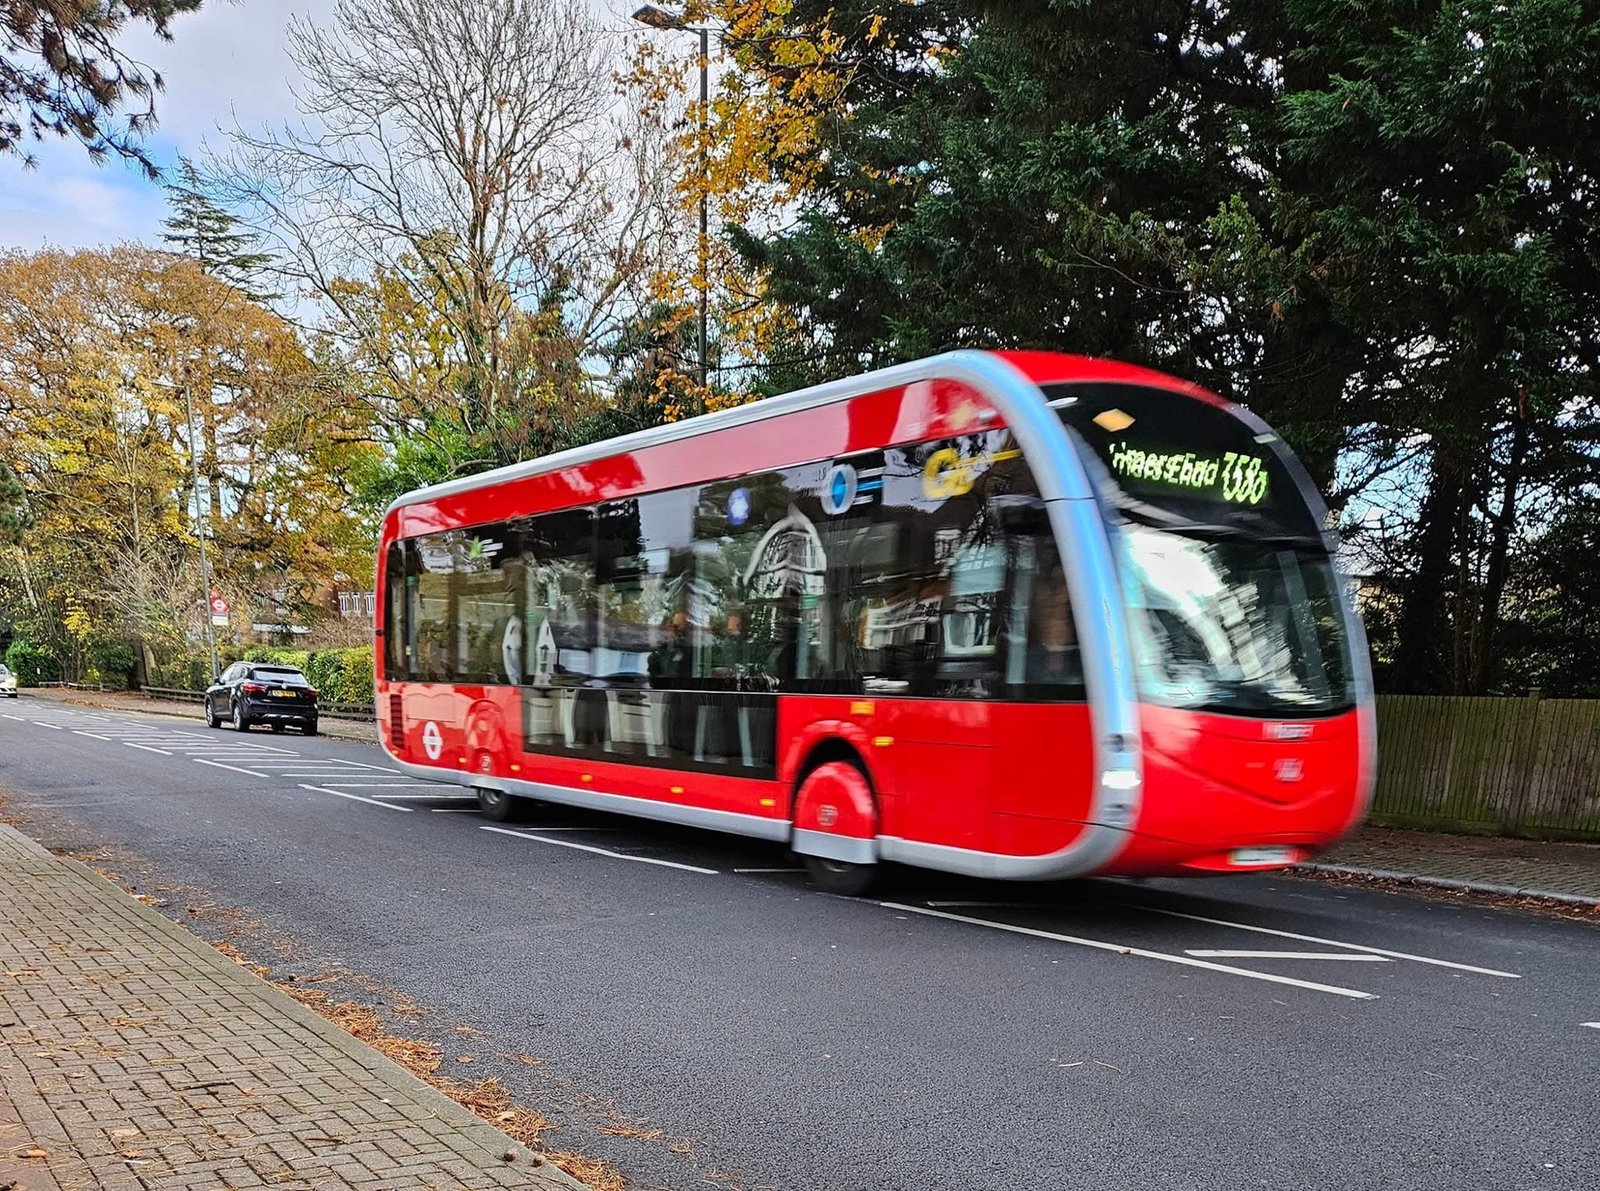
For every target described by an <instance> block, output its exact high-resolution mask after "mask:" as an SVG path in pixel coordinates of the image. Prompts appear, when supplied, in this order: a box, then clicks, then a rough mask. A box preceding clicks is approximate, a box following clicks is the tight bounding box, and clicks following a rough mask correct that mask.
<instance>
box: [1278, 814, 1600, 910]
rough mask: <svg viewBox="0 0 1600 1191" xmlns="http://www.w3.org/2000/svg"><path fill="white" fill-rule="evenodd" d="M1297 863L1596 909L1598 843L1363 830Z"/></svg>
mask: <svg viewBox="0 0 1600 1191" xmlns="http://www.w3.org/2000/svg"><path fill="white" fill-rule="evenodd" d="M1304 867H1306V868H1308V869H1311V870H1312V871H1318V870H1321V871H1327V872H1333V873H1345V874H1351V875H1357V876H1373V877H1382V878H1385V879H1388V880H1400V881H1411V882H1415V883H1417V884H1423V885H1432V886H1436V887H1438V888H1442V889H1469V890H1475V891H1478V892H1481V893H1494V894H1501V895H1504V896H1515V897H1542V898H1547V899H1549V900H1553V901H1561V902H1569V903H1573V904H1578V905H1596V906H1600V844H1585V843H1564V842H1560V841H1553V840H1526V839H1509V838H1506V837H1504V836H1477V835H1455V834H1449V833H1446V832H1442V831H1410V830H1406V829H1403V828H1398V827H1364V828H1362V829H1361V830H1360V831H1358V832H1356V834H1355V835H1353V836H1351V837H1350V838H1349V839H1347V840H1345V841H1344V842H1343V843H1341V844H1340V845H1339V846H1338V847H1336V848H1334V849H1332V850H1331V851H1329V852H1327V853H1324V854H1323V855H1322V856H1319V857H1318V858H1317V862H1316V863H1315V864H1311V865H1306V866H1304Z"/></svg>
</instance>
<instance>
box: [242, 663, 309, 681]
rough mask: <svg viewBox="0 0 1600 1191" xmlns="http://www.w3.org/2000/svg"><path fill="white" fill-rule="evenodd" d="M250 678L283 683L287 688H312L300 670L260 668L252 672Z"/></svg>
mask: <svg viewBox="0 0 1600 1191" xmlns="http://www.w3.org/2000/svg"><path fill="white" fill-rule="evenodd" d="M250 677H252V678H259V679H262V680H263V681H265V682H281V683H283V684H284V685H285V686H310V685H311V684H310V683H309V682H307V681H306V676H305V675H304V674H302V673H300V671H298V670H274V669H268V668H266V667H263V666H258V667H256V668H255V669H254V670H252V671H251V672H250Z"/></svg>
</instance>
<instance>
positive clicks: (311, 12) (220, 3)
mask: <svg viewBox="0 0 1600 1191" xmlns="http://www.w3.org/2000/svg"><path fill="white" fill-rule="evenodd" d="M591 3H592V5H593V7H594V9H595V10H596V11H597V13H599V14H601V15H603V16H604V17H606V18H608V22H607V23H608V24H611V26H612V27H613V28H615V27H618V25H617V24H616V23H614V22H617V21H619V20H620V21H623V22H625V17H619V15H618V14H619V13H620V12H621V11H622V10H623V9H624V8H625V5H623V4H622V3H620V0H615V2H614V0H591ZM333 6H334V0H206V3H205V4H204V5H203V6H202V7H201V9H200V11H199V12H196V13H192V14H189V15H187V16H181V17H178V18H177V19H176V20H175V21H174V22H173V24H172V33H173V38H174V40H173V41H172V42H170V43H167V42H162V41H160V40H159V39H158V38H156V37H154V36H153V35H151V34H150V33H149V32H148V26H144V25H142V24H140V25H131V26H129V27H128V28H127V29H126V30H124V33H123V36H122V38H121V39H120V42H119V44H120V45H121V47H122V48H123V49H125V50H126V51H127V52H128V53H129V54H131V55H132V56H133V57H134V58H136V59H137V60H139V61H141V62H144V63H146V64H148V65H149V66H151V67H153V68H154V69H155V70H157V71H159V72H160V73H161V75H162V77H163V79H164V80H165V82H166V90H165V92H163V93H162V94H161V95H159V96H157V98H156V112H157V115H158V117H159V119H160V124H159V126H158V127H157V129H156V131H155V132H154V133H153V134H152V135H151V136H150V138H149V139H148V140H147V141H146V148H147V149H148V150H149V151H150V153H151V154H152V156H153V157H154V158H155V159H156V160H157V162H158V163H160V164H162V165H168V164H171V163H174V162H176V160H177V157H178V155H179V154H182V155H184V156H188V157H193V158H197V159H198V158H199V157H201V156H202V153H203V150H204V149H205V147H206V146H207V144H209V145H211V146H212V147H214V148H216V149H218V150H220V149H222V148H223V147H224V146H225V144H226V137H225V135H224V132H223V130H224V129H227V128H231V127H233V126H234V124H235V122H237V123H238V124H241V125H243V126H245V127H247V128H249V127H259V126H260V125H261V124H262V123H264V122H281V121H283V120H285V119H289V118H291V117H292V116H293V115H294V114H295V108H294V95H293V91H292V84H293V80H294V76H295V68H294V65H293V64H292V63H291V62H290V61H289V57H288V54H287V52H286V50H285V37H284V28H285V26H286V25H287V24H288V21H289V19H290V17H291V16H304V17H308V18H309V19H311V20H313V21H317V22H319V23H322V22H325V21H327V19H328V16H329V14H330V13H331V12H332V10H333ZM34 154H35V156H36V157H37V158H38V160H39V165H38V168H37V169H24V168H23V166H22V163H21V161H19V160H17V159H15V158H9V157H0V251H5V250H7V249H22V250H24V251H34V250H37V249H39V248H44V247H47V246H49V247H56V248H79V247H92V246H96V245H103V244H106V245H108V244H117V243H122V242H124V241H142V242H144V243H149V244H159V243H160V239H161V231H162V228H161V220H162V218H163V217H164V216H165V215H166V213H167V207H166V202H165V199H164V198H163V195H162V192H161V189H160V188H159V187H158V186H156V185H154V184H152V183H150V182H148V181H147V180H146V179H145V177H144V175H143V173H142V172H141V171H140V170H139V169H137V168H136V167H133V166H128V165H125V164H123V163H122V162H121V161H119V160H115V159H108V160H107V161H106V162H105V164H103V165H99V166H97V165H95V164H94V162H92V161H91V160H90V159H89V156H88V154H87V153H86V152H85V151H84V149H83V146H82V145H80V144H79V143H78V142H77V141H76V140H53V141H49V142H46V143H45V144H42V145H38V146H36V147H35V148H34Z"/></svg>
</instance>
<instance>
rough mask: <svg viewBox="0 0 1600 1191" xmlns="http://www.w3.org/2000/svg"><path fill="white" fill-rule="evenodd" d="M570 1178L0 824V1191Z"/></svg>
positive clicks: (565, 1183)
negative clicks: (12, 1189)
mask: <svg viewBox="0 0 1600 1191" xmlns="http://www.w3.org/2000/svg"><path fill="white" fill-rule="evenodd" d="M242 1187H274V1188H278V1189H280V1191H313V1189H316V1191H333V1189H335V1188H361V1189H363V1191H478V1189H479V1188H524V1189H527V1191H581V1187H580V1184H579V1183H577V1182H576V1181H575V1180H573V1179H571V1178H570V1177H569V1176H567V1175H566V1174H564V1173H563V1172H561V1171H560V1170H558V1169H557V1168H556V1167H554V1166H553V1165H551V1164H549V1163H548V1162H546V1161H545V1160H544V1159H543V1157H542V1156H540V1155H538V1154H535V1153H534V1152H533V1151H530V1150H529V1149H527V1148H526V1147H524V1146H522V1145H519V1144H517V1143H516V1142H514V1141H512V1139H511V1138H509V1137H507V1136H506V1135H505V1134H504V1133H502V1132H500V1131H499V1130H498V1129H496V1128H494V1127H493V1126H492V1125H490V1124H488V1123H487V1122H485V1121H482V1120H480V1119H479V1118H477V1117H475V1116H473V1115H472V1114H471V1113H470V1112H468V1111H467V1110H466V1109H464V1108H462V1107H461V1106H460V1105H458V1104H456V1103H455V1102H454V1101H452V1100H450V1099H448V1098H446V1097H445V1096H443V1095H442V1094H440V1093H439V1092H437V1091H435V1090H434V1089H433V1088H431V1087H429V1086H428V1085H427V1084H426V1083H424V1082H423V1081H422V1080H420V1079H417V1078H416V1077H415V1076H413V1075H411V1074H410V1073H409V1072H407V1071H405V1070H404V1069H402V1068H401V1067H399V1066H398V1065H397V1064H395V1063H393V1062H392V1061H391V1060H389V1059H388V1058H385V1057H384V1056H383V1055H381V1054H379V1053H378V1052H377V1051H375V1050H373V1049H372V1048H371V1047H369V1046H366V1045H365V1044H364V1043H361V1042H359V1041H357V1040H356V1039H355V1038H353V1037H351V1036H350V1035H349V1034H347V1033H345V1032H344V1031H343V1030H340V1029H339V1028H338V1027H336V1026H334V1025H332V1024H331V1023H329V1022H327V1021H325V1020H323V1019H322V1018H321V1017H319V1016H318V1015H317V1014H315V1013H313V1012H312V1011H311V1010H309V1009H307V1008H306V1007H305V1006H303V1005H300V1004H299V1003H298V1002H296V1001H294V1000H293V999H291V998H290V997H288V996H285V995H284V994H283V993H281V992H279V991H278V990H277V989H275V988H273V987H272V986H271V985H270V984H268V983H267V982H266V981H264V980H262V979H260V978H259V977H257V976H256V975H255V974H254V973H252V972H250V971H249V970H248V969H246V968H244V967H242V966H241V965H239V964H236V963H234V962H233V961H232V960H230V959H228V958H227V957H225V956H223V955H221V954H220V953H219V952H217V951H216V950H215V949H213V948H211V947H209V946H207V945H206V944H205V943H204V942H202V941H201V940H199V939H197V938H195V937H194V936H193V935H191V934H189V933H188V932H187V931H184V930H183V929H182V928H180V927H179V926H177V925H176V924H175V923H173V922H171V921H169V920H168V919H166V918H164V917H162V916H161V915H160V914H158V913H156V912H155V911H154V910H152V909H150V908H149V907H147V906H145V905H143V904H141V903H140V902H139V901H137V900H136V899H134V898H132V897H130V896H128V895H127V894H126V893H124V892H123V891H122V890H121V889H119V888H118V887H117V886H116V885H114V884H112V883H111V882H109V881H107V880H106V879H105V878H103V877H101V876H100V875H99V874H98V873H96V872H94V871H93V870H91V869H89V868H87V867H85V866H84V865H81V864H79V863H77V862H76V861H73V860H69V859H65V858H62V857H57V856H54V855H52V854H51V853H50V852H48V851H46V850H45V849H44V848H42V847H40V846H39V845H38V844H36V843H34V842H33V841H32V840H31V839H29V838H28V837H27V836H25V835H23V834H22V833H21V832H19V831H17V830H16V829H15V828H14V827H11V826H7V825H4V824H0V1188H15V1189H16V1191H77V1189H86V1188H106V1189H111V1191H120V1189H122V1188H127V1189H129V1191H158V1189H159V1191H169V1189H170V1191H179V1189H187V1188H197V1189H198V1188H205V1189H207V1191H212V1189H216V1188H242Z"/></svg>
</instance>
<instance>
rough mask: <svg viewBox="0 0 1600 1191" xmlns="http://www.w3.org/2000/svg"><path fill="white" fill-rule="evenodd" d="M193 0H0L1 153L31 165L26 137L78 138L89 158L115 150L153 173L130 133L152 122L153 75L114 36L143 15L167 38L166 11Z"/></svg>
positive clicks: (196, 3)
mask: <svg viewBox="0 0 1600 1191" xmlns="http://www.w3.org/2000/svg"><path fill="white" fill-rule="evenodd" d="M199 7H200V0H100V2H98V3H94V4H86V3H81V2H78V3H71V4H63V3H61V2H60V0H7V2H6V3H5V4H0V155H5V154H16V155H17V156H20V157H22V159H23V160H24V161H26V162H27V163H28V164H30V165H31V164H33V161H34V159H33V155H32V154H31V153H30V152H29V151H28V149H27V148H26V146H27V145H28V144H29V143H30V142H39V141H43V140H44V139H45V138H46V137H49V136H61V137H77V138H78V139H79V140H80V141H82V142H83V145H84V147H85V148H87V149H88V150H89V155H90V156H91V157H93V158H95V159H96V160H100V159H101V158H104V157H105V156H107V155H108V154H111V153H115V154H118V155H120V156H122V157H124V158H126V159H128V160H131V161H135V162H137V163H138V164H139V165H140V166H142V167H143V168H144V171H145V172H146V173H147V174H149V175H150V177H151V178H155V177H156V176H157V171H156V167H155V163H154V162H152V161H151V160H150V158H149V156H148V155H147V154H146V153H145V151H144V150H143V149H142V148H140V147H139V145H138V143H137V142H138V140H139V138H140V137H141V136H142V135H143V134H144V133H145V131H147V130H148V128H149V127H150V126H151V125H152V124H154V123H155V107H154V104H153V98H154V95H155V93H156V92H157V91H159V90H160V89H161V76H160V75H159V74H156V73H155V72H154V71H151V70H150V69H149V68H148V67H145V66H143V65H141V64H140V63H138V62H136V61H134V60H133V59H132V58H130V57H129V56H128V55H127V54H125V53H123V52H122V51H121V50H120V49H118V48H117V44H116V38H117V36H118V34H120V33H121V32H122V29H123V27H124V26H125V25H126V24H127V23H128V22H129V21H144V22H148V23H149V25H150V26H151V27H152V28H153V29H154V30H155V34H156V36H157V37H160V38H162V39H163V40H170V39H171V33H170V32H169V29H168V26H169V25H170V23H171V21H172V18H173V17H175V16H177V15H179V14H180V13H185V12H193V11H194V10H195V9H197V8H199ZM130 109H131V110H130ZM124 110H128V111H129V114H128V118H127V120H126V123H125V125H124V126H122V127H118V126H117V125H116V124H115V123H114V120H115V118H116V117H117V115H118V114H119V113H120V112H122V111H124Z"/></svg>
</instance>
